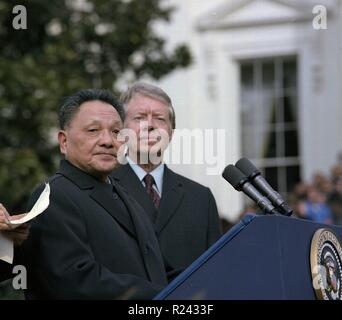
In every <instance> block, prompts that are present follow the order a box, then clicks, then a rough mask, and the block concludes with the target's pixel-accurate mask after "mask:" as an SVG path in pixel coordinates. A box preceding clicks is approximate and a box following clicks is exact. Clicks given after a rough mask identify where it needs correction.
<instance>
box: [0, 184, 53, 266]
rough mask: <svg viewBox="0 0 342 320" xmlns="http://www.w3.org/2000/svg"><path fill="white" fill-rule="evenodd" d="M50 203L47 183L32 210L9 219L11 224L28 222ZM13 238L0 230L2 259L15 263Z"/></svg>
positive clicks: (0, 257) (0, 255)
mask: <svg viewBox="0 0 342 320" xmlns="http://www.w3.org/2000/svg"><path fill="white" fill-rule="evenodd" d="M49 204H50V185H49V184H48V183H47V184H46V185H45V188H44V190H43V192H42V193H41V194H40V196H39V198H38V200H37V201H36V203H35V204H34V206H33V207H32V209H31V211H30V212H28V213H26V214H23V215H21V217H20V218H19V219H16V220H12V219H9V220H8V221H7V223H8V224H11V225H20V224H23V223H26V222H28V221H30V220H32V219H33V218H35V217H36V216H38V215H39V214H41V213H42V212H44V211H45V210H46V209H47V207H48V206H49ZM13 247H14V246H13V242H12V240H9V239H7V238H6V237H4V236H3V235H2V234H1V232H0V260H3V261H6V262H8V263H11V264H12V263H13V256H14V248H13Z"/></svg>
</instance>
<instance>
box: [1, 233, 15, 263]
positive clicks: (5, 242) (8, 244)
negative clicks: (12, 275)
mask: <svg viewBox="0 0 342 320" xmlns="http://www.w3.org/2000/svg"><path fill="white" fill-rule="evenodd" d="M13 256H14V248H13V242H12V240H10V239H7V238H5V237H4V236H3V235H2V234H1V232H0V259H1V260H3V261H5V262H7V263H10V264H12V263H13Z"/></svg>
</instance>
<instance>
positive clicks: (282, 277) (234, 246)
mask: <svg viewBox="0 0 342 320" xmlns="http://www.w3.org/2000/svg"><path fill="white" fill-rule="evenodd" d="M320 228H328V229H330V230H332V231H333V232H334V233H335V234H336V236H337V237H338V238H339V241H341V239H342V228H340V227H338V226H334V225H329V226H327V225H324V224H319V223H315V222H311V221H307V220H301V219H298V218H293V217H284V216H278V215H272V216H266V215H265V216H246V217H245V218H244V219H242V220H241V221H240V222H239V223H238V224H236V225H235V226H234V227H233V228H232V229H230V230H229V231H228V232H227V233H226V234H225V235H223V236H222V237H221V238H220V239H219V240H218V241H217V242H216V243H215V244H214V245H213V246H212V247H210V248H209V249H208V250H207V251H206V252H205V253H204V254H202V255H201V256H200V257H199V258H198V259H197V260H195V261H194V262H193V263H192V264H191V265H190V266H189V267H188V268H187V269H186V270H185V271H184V272H183V273H181V274H180V275H179V276H178V277H177V278H176V279H174V280H173V281H172V282H171V283H170V284H169V285H168V286H167V287H166V288H165V289H164V290H163V291H161V292H160V293H159V294H158V295H157V296H156V297H155V298H154V299H155V300H163V299H167V300H178V299H181V300H202V299H203V300H228V299H233V300H236V299H242V300H249V299H256V300H264V299H266V300H294V299H300V300H306V299H308V300H310V299H316V294H315V289H314V287H313V277H312V274H311V264H310V252H311V242H312V238H313V236H314V234H315V232H316V231H317V230H318V229H320ZM339 277H340V279H337V280H338V281H339V285H340V284H341V282H342V279H341V273H339ZM338 290H341V288H339V289H338Z"/></svg>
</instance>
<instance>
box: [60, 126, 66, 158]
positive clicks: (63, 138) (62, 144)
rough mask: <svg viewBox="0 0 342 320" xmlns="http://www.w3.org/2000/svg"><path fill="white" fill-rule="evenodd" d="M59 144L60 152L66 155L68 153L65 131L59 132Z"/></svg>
mask: <svg viewBox="0 0 342 320" xmlns="http://www.w3.org/2000/svg"><path fill="white" fill-rule="evenodd" d="M58 143H59V150H60V151H61V153H62V154H64V155H65V154H66V152H67V133H66V131H64V130H59V132H58Z"/></svg>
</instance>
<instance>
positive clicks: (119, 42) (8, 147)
mask: <svg viewBox="0 0 342 320" xmlns="http://www.w3.org/2000/svg"><path fill="white" fill-rule="evenodd" d="M82 2H83V3H84V4H83V5H81V6H80V5H77V4H79V3H82ZM162 2H163V1H162V0H88V1H76V0H63V1H62V0H60V1H46V0H24V1H20V5H24V6H25V7H26V9H27V29H26V30H15V29H14V28H13V26H12V21H13V18H14V17H15V16H16V14H13V13H12V10H13V7H14V6H15V5H17V4H18V3H17V2H16V1H9V0H0V202H2V203H4V204H5V206H7V207H8V208H9V209H10V210H11V212H19V211H22V210H24V208H25V205H26V201H27V199H28V197H29V195H30V193H31V191H32V189H33V188H34V186H35V185H36V184H37V183H38V182H41V181H42V180H43V179H44V178H45V177H47V176H49V175H50V174H52V173H53V172H54V170H55V167H56V163H57V162H58V161H57V159H58V148H57V146H56V142H55V140H56V137H55V135H53V134H52V133H53V132H54V128H56V127H57V110H58V106H59V105H60V100H61V98H62V97H64V96H66V95H69V94H71V93H74V92H75V91H77V90H79V89H81V88H86V87H102V88H107V89H111V90H113V91H117V87H116V85H117V83H118V80H124V81H129V80H131V81H132V80H134V79H137V78H139V77H142V76H149V77H152V78H155V79H159V78H161V77H162V76H164V75H166V74H168V73H170V72H171V71H173V70H174V69H176V68H179V67H186V66H188V65H189V64H190V63H191V57H190V53H189V51H188V49H187V47H186V46H184V45H180V46H178V47H176V48H174V50H173V51H172V52H167V51H166V49H165V40H164V39H162V38H161V37H160V36H158V35H156V34H155V33H154V31H153V28H152V25H153V23H154V22H156V21H165V22H168V21H169V19H170V16H171V13H172V10H173V9H172V8H165V6H164V5H163V3H162Z"/></svg>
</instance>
